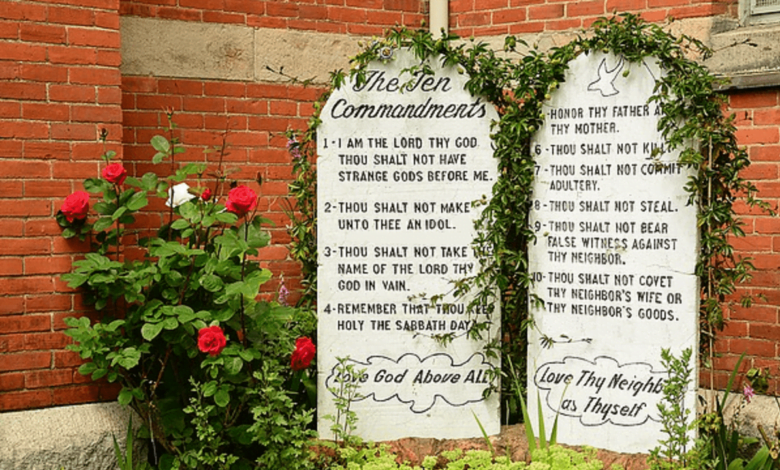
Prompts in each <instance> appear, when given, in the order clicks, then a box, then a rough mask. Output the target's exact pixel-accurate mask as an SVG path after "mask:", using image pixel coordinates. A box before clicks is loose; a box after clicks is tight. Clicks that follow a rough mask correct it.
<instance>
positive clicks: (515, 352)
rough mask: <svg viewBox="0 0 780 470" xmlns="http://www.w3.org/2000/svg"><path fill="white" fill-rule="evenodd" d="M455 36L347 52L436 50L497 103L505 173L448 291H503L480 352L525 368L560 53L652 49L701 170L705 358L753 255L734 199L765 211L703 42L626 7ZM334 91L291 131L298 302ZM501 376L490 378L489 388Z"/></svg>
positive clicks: (661, 97)
mask: <svg viewBox="0 0 780 470" xmlns="http://www.w3.org/2000/svg"><path fill="white" fill-rule="evenodd" d="M457 39H459V38H458V37H457V36H455V35H444V36H443V37H442V38H440V39H433V37H432V36H431V35H430V33H427V32H411V31H407V30H394V31H390V32H389V33H388V34H387V37H386V38H385V39H383V40H381V41H375V42H373V43H372V44H370V45H368V46H367V47H366V48H365V50H364V51H363V52H362V53H360V54H358V55H357V56H356V57H355V58H354V59H353V62H352V65H353V66H352V69H351V70H350V72H349V76H350V77H351V78H352V79H353V80H355V81H356V82H357V83H361V80H362V81H365V69H366V67H367V66H368V64H369V63H370V62H371V61H374V60H386V59H383V57H385V56H383V55H382V54H381V51H382V50H383V49H384V48H386V47H396V48H400V47H408V48H410V49H411V50H412V51H414V53H415V54H416V56H417V57H418V58H419V60H420V62H419V65H418V66H417V67H415V68H414V69H413V70H410V71H409V72H410V73H414V72H416V71H419V72H422V73H426V72H429V67H428V68H426V62H425V61H426V60H427V59H429V58H432V57H441V59H442V60H443V62H444V63H445V64H448V65H452V66H455V67H457V68H458V69H459V70H460V71H462V72H463V73H466V74H468V76H469V80H468V83H467V88H468V90H469V91H470V92H471V93H472V94H474V95H477V96H481V97H483V98H484V99H486V100H488V101H490V102H491V103H492V104H493V105H494V106H495V107H496V109H497V110H498V112H499V116H500V118H499V121H498V122H497V123H495V125H494V134H493V136H492V137H493V144H494V148H495V157H496V159H497V161H498V167H499V175H500V178H499V179H498V180H497V181H496V183H495V186H494V187H493V194H492V197H491V199H490V200H489V201H487V200H484V201H475V202H474V204H475V205H480V206H484V210H483V212H482V215H481V218H480V219H479V220H478V221H477V222H476V224H475V226H476V228H477V230H478V237H477V238H476V240H475V241H474V245H473V247H474V249H475V252H476V253H477V255H478V258H479V261H480V269H479V271H478V273H477V274H476V275H474V276H472V277H469V278H466V279H461V280H458V281H457V282H455V284H454V293H455V295H456V296H457V295H461V294H464V293H466V292H468V291H476V292H477V295H476V296H475V298H474V300H473V304H472V306H473V305H492V304H493V300H494V299H495V298H496V296H498V298H499V300H500V302H501V311H502V312H503V314H502V321H501V327H502V335H503V336H502V338H500V341H499V340H493V341H490V342H489V343H488V345H487V347H486V354H488V355H490V357H498V356H501V357H502V358H503V359H504V361H503V364H504V366H503V370H502V371H500V373H501V375H503V376H505V377H506V376H508V374H509V371H508V368H507V366H506V364H507V363H508V362H509V360H511V361H513V362H514V363H515V364H517V365H518V366H519V370H520V371H521V374H523V375H524V374H525V372H524V371H525V356H526V347H527V345H526V331H527V328H528V327H529V326H531V325H533V319H532V318H529V317H528V305H529V304H528V302H529V301H530V302H540V301H541V299H538V298H536V297H533V296H529V293H530V287H531V286H532V283H533V282H534V278H535V277H536V274H537V273H531V272H529V265H528V246H529V244H533V243H535V240H536V233H535V231H534V230H533V229H532V227H530V226H529V223H528V216H529V212H530V210H531V208H532V207H533V206H534V204H538V203H539V201H535V200H534V198H533V194H532V193H531V188H532V182H533V179H534V175H535V172H536V170H537V167H536V164H535V157H536V151H535V149H533V148H531V142H532V139H533V137H534V134H535V132H536V131H537V130H538V129H539V128H540V126H541V125H542V123H543V121H544V119H545V116H544V109H543V105H544V104H545V103H546V102H547V100H549V99H550V96H551V93H553V92H554V91H555V90H556V89H557V88H558V86H559V84H560V83H561V82H562V81H563V79H564V76H565V72H566V69H567V67H568V65H567V64H568V63H569V61H571V60H572V59H574V58H575V57H577V56H578V55H580V54H587V53H589V52H591V51H612V52H614V53H615V54H618V55H622V56H623V57H624V58H625V59H626V60H628V61H631V62H636V61H640V60H642V59H644V58H656V59H657V60H658V61H659V64H660V66H661V68H662V69H663V70H664V72H665V75H664V76H663V77H661V78H660V79H659V80H658V82H657V83H656V88H655V92H654V94H653V96H652V97H651V98H650V102H651V103H656V104H657V105H658V106H660V109H661V111H662V117H661V119H660V122H659V128H660V130H661V131H662V133H663V135H664V137H665V140H666V142H667V143H668V144H669V145H668V148H670V149H674V148H681V150H682V152H681V155H680V160H679V162H680V163H681V164H683V165H686V166H689V167H691V168H693V169H694V170H695V171H696V176H695V177H694V178H692V179H691V180H690V181H689V183H688V185H687V186H686V188H685V189H686V190H687V191H688V193H689V195H690V198H689V202H690V203H691V204H696V205H697V207H698V227H699V230H700V234H699V236H700V240H701V251H700V253H699V257H698V262H697V266H696V274H697V276H698V277H699V279H700V285H701V296H702V301H701V303H700V312H699V319H700V331H701V332H702V335H701V342H700V355H699V357H701V358H707V357H708V356H707V354H708V352H711V351H712V344H713V342H714V339H715V332H716V331H717V330H720V329H722V328H723V327H724V325H725V322H724V317H723V302H724V301H725V300H726V299H727V298H728V297H729V296H731V295H732V294H733V293H734V292H735V290H736V286H737V285H738V284H739V283H741V282H744V281H746V280H748V279H750V271H751V270H752V269H753V266H752V264H751V263H750V260H749V259H744V258H740V257H738V256H737V255H736V254H735V252H734V250H733V247H732V245H731V237H734V236H743V235H744V233H743V230H742V229H741V222H740V219H739V217H737V216H736V212H735V210H734V204H735V203H736V202H737V200H738V197H739V198H740V199H741V200H743V201H744V202H746V203H747V205H748V206H749V207H758V208H759V209H761V210H766V211H769V207H768V205H767V204H766V203H764V202H762V201H760V200H758V199H757V198H756V192H757V191H756V188H755V186H754V185H753V184H751V183H750V182H749V181H747V180H745V179H744V178H742V177H741V176H740V174H741V172H742V171H743V170H744V169H745V168H747V167H748V166H749V164H750V162H749V159H748V156H747V153H746V152H745V151H744V150H743V149H740V148H739V147H738V145H737V139H736V136H735V127H734V118H733V116H729V117H726V116H724V113H723V109H724V107H725V100H724V98H723V97H722V96H721V95H718V94H717V93H716V92H715V88H716V86H717V85H718V83H719V79H717V78H715V77H714V76H713V75H711V74H710V73H709V72H708V71H707V69H706V68H705V67H704V66H702V65H701V64H700V63H697V62H695V61H694V60H693V59H691V57H692V56H696V55H699V56H701V57H704V58H706V57H708V56H709V54H710V51H709V50H708V49H707V48H706V47H704V45H703V44H702V43H701V42H700V41H698V40H696V39H693V38H691V37H688V36H685V35H683V36H680V37H675V36H673V35H671V34H669V33H668V32H666V31H664V29H663V28H662V27H661V26H660V25H657V24H651V23H646V22H644V20H642V19H641V18H640V17H639V16H637V15H634V14H629V13H626V14H621V15H619V16H613V17H611V18H600V19H598V20H596V21H595V22H594V23H593V25H592V31H590V32H589V34H588V35H587V36H584V37H581V38H579V39H577V40H575V41H572V42H571V43H569V44H567V45H565V46H563V47H559V48H554V49H552V50H550V51H549V52H547V53H542V52H540V51H538V50H536V49H535V48H528V47H527V46H528V45H527V44H525V43H524V42H523V41H522V40H520V39H517V38H515V37H512V36H510V37H507V38H506V40H505V45H504V52H505V55H502V56H499V55H497V54H496V53H495V52H494V51H492V50H491V49H490V48H489V47H488V46H487V45H485V44H483V43H475V42H474V41H471V42H465V41H463V42H458V43H457V45H456V43H455V41H456V40H457ZM346 76H347V73H346V72H344V71H338V72H335V73H333V74H332V76H331V84H332V86H333V87H334V88H338V87H340V86H342V85H343V84H344V83H345V79H346ZM329 93H330V92H329V91H326V92H325V93H324V94H323V96H322V97H321V99H320V100H319V101H318V102H317V103H316V104H315V106H314V108H315V115H314V116H313V117H312V119H311V120H310V121H309V125H308V129H307V130H306V131H305V132H303V133H300V134H299V133H297V132H293V131H291V132H290V133H289V135H290V137H291V140H293V141H294V142H295V144H294V148H295V149H296V151H297V152H298V153H297V155H298V156H297V157H296V162H295V167H294V171H295V175H296V180H295V181H294V182H293V183H292V184H291V185H290V193H291V195H293V196H294V197H295V198H296V201H297V205H296V209H298V210H299V215H297V216H294V217H293V226H292V231H291V233H292V235H293V246H294V248H293V250H292V253H293V255H294V256H295V257H296V259H298V260H299V261H301V263H302V265H303V272H304V276H305V277H306V285H307V289H308V290H307V292H306V294H305V295H304V297H303V299H302V301H303V302H304V303H305V304H306V305H311V304H313V303H314V302H315V301H316V259H317V247H316V230H317V228H316V224H317V219H316V184H315V183H316V170H315V167H314V161H315V158H316V132H317V128H318V126H319V124H320V123H321V120H320V117H319V113H320V111H321V109H322V106H323V104H324V102H325V100H326V99H327V97H328V96H329ZM495 286H497V287H498V293H497V292H496V290H495ZM750 302H751V301H750V299H749V298H744V299H743V300H742V303H743V304H744V305H749V304H750ZM484 327H485V325H484V324H477V325H476V326H475V327H473V328H472V330H471V331H470V334H471V337H480V336H481V335H482V334H483V333H484V329H483V328H484ZM542 333H543V336H544V337H545V338H549V337H550V336H549V334H548V333H547V332H542ZM710 363H711V361H710ZM498 374H499V371H493V375H492V377H493V378H495V377H496V376H497V375H498ZM521 379H522V377H521ZM507 382H508V381H504V382H503V384H502V390H501V393H502V401H503V403H504V406H503V410H504V413H505V414H506V415H509V418H511V419H510V421H512V420H514V419H517V418H519V415H520V414H521V411H520V406H519V405H520V403H518V402H517V398H516V397H515V396H514V394H513V392H512V390H511V389H510V388H509V387H508V385H507ZM496 383H497V382H496V381H493V384H494V385H493V387H495V384H496ZM494 390H495V389H494V388H492V389H490V390H489V391H494Z"/></svg>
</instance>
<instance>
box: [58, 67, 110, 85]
mask: <svg viewBox="0 0 780 470" xmlns="http://www.w3.org/2000/svg"><path fill="white" fill-rule="evenodd" d="M69 74H70V82H71V83H76V84H84V85H119V84H120V83H121V80H120V78H121V75H120V74H119V69H116V68H94V67H76V68H71V69H70V70H69Z"/></svg>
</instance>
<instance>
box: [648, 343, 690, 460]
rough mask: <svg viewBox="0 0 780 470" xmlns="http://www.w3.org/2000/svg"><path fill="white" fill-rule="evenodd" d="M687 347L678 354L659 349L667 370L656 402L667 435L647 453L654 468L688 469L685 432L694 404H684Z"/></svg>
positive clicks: (686, 434)
mask: <svg viewBox="0 0 780 470" xmlns="http://www.w3.org/2000/svg"><path fill="white" fill-rule="evenodd" d="M692 354H693V350H692V349H690V348H688V349H686V350H684V351H683V352H682V354H681V355H680V357H675V356H674V355H673V354H672V353H671V352H670V351H669V350H668V349H663V350H661V364H662V366H663V368H664V369H666V370H667V371H668V378H667V379H666V382H665V384H664V390H663V398H662V400H661V401H660V402H659V403H658V412H659V414H660V416H661V426H662V431H663V433H664V434H666V436H667V438H666V439H664V440H662V441H660V442H661V447H656V448H655V449H654V450H653V451H652V452H651V453H650V461H651V464H652V467H653V468H687V465H688V463H689V462H688V461H689V460H690V459H691V457H692V456H691V455H689V453H688V441H689V436H688V433H689V432H690V431H691V430H692V429H693V428H694V426H695V424H694V423H691V422H689V418H688V417H689V416H690V413H691V410H690V409H691V407H692V406H693V403H685V394H686V393H687V391H688V385H689V384H690V383H691V374H692V370H691V355H692Z"/></svg>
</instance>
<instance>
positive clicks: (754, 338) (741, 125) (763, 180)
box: [702, 88, 780, 390]
mask: <svg viewBox="0 0 780 470" xmlns="http://www.w3.org/2000/svg"><path fill="white" fill-rule="evenodd" d="M779 93H780V91H779V90H778V89H777V88H772V89H761V90H753V91H743V92H735V93H732V94H731V95H730V96H729V104H730V111H731V112H733V113H735V115H736V125H737V129H738V130H737V138H738V141H739V143H740V144H741V145H744V146H745V147H746V148H747V150H748V153H749V155H750V159H751V161H752V164H751V166H750V168H748V169H747V170H746V171H745V172H744V173H743V176H744V177H746V178H749V179H750V180H752V181H753V182H754V183H755V185H756V187H757V188H758V190H759V197H760V198H761V199H763V200H765V201H767V202H768V203H770V205H771V206H772V208H773V209H775V210H777V208H778V198H780V182H779V181H778V176H780V94H779ZM737 208H738V210H739V212H740V213H741V214H743V220H744V222H745V225H744V227H743V229H744V231H745V234H746V236H745V237H742V238H734V239H733V241H732V243H733V245H734V247H735V248H736V249H737V250H739V254H741V255H744V256H749V257H752V258H753V264H754V265H755V267H756V271H755V272H754V273H753V280H752V281H751V282H750V283H749V284H748V286H746V287H745V288H744V289H742V290H740V291H739V292H738V293H737V294H738V295H736V296H733V299H734V300H738V296H741V295H742V294H743V293H747V294H751V295H753V296H754V298H755V304H754V305H753V306H752V307H750V308H742V307H739V306H738V304H737V305H736V306H734V307H732V308H729V309H727V313H728V317H727V318H728V325H727V326H726V328H725V330H724V331H723V332H722V333H720V334H719V338H720V339H719V340H718V342H717V343H716V347H715V350H716V351H717V352H718V354H719V355H720V357H717V358H716V359H715V361H714V362H715V367H716V369H718V370H719V372H718V373H717V374H716V383H717V384H719V386H721V387H724V386H725V384H726V381H727V380H728V373H729V372H730V371H731V370H732V369H733V368H734V366H735V365H736V363H737V360H738V359H739V356H740V354H742V353H743V352H744V353H746V359H745V361H744V363H743V365H742V366H741V368H740V370H742V371H743V372H744V371H747V370H748V369H749V368H751V367H769V369H770V372H771V373H772V375H773V376H774V379H773V380H772V384H771V385H772V389H773V390H777V389H778V386H779V385H780V383H778V380H777V379H778V375H779V374H778V372H780V371H778V368H777V357H778V356H780V324H778V307H780V271H778V268H779V267H780V219H778V218H777V216H770V215H767V214H765V213H762V212H761V211H759V210H756V209H753V210H748V208H747V206H746V205H745V204H744V203H741V202H740V203H738V204H737ZM705 379H706V380H705ZM708 380H709V379H708V378H707V376H706V375H705V377H703V378H702V384H705V385H706V384H709V381H708Z"/></svg>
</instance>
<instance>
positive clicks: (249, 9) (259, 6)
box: [225, 0, 265, 15]
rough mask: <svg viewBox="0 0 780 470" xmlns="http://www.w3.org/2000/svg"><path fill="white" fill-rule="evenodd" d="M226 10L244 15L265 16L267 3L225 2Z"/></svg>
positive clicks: (240, 0)
mask: <svg viewBox="0 0 780 470" xmlns="http://www.w3.org/2000/svg"><path fill="white" fill-rule="evenodd" d="M225 10H226V11H235V12H242V13H254V14H256V15H263V14H265V2H257V1H254V0H225Z"/></svg>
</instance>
